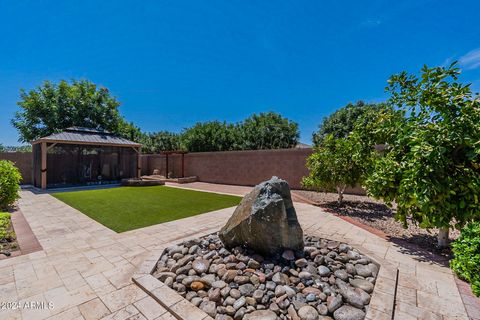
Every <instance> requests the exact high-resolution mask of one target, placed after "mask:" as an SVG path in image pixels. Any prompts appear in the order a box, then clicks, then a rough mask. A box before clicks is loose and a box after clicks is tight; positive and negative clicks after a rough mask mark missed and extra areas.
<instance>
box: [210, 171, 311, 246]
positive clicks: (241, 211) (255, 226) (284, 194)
mask: <svg viewBox="0 0 480 320" xmlns="http://www.w3.org/2000/svg"><path fill="white" fill-rule="evenodd" d="M219 237H220V239H221V240H222V242H223V243H224V245H225V246H226V247H227V248H235V247H237V246H245V247H248V248H250V249H252V250H254V251H256V252H258V253H261V254H264V255H273V254H277V253H281V252H283V251H284V250H286V249H290V250H293V251H296V252H301V251H302V250H303V246H304V245H303V231H302V227H301V226H300V224H299V223H298V219H297V214H296V212H295V208H294V207H293V202H292V197H291V194H290V187H289V186H288V183H287V182H286V181H285V180H282V179H279V178H277V177H272V178H271V179H270V180H268V181H265V182H263V183H261V184H259V185H257V186H256V187H255V188H254V189H253V190H252V191H251V192H250V193H249V194H247V195H246V196H245V197H244V198H243V200H242V202H241V203H240V205H239V206H238V207H237V209H235V212H234V213H233V215H232V216H231V217H230V219H229V220H228V222H227V224H226V225H225V226H224V227H223V228H222V229H221V230H220V232H219Z"/></svg>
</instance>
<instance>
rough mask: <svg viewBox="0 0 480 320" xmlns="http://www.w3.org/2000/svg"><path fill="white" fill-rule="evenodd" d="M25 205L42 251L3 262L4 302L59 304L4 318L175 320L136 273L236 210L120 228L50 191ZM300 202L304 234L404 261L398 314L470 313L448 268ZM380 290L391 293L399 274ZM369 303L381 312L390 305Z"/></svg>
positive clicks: (5, 313) (25, 196) (0, 298)
mask: <svg viewBox="0 0 480 320" xmlns="http://www.w3.org/2000/svg"><path fill="white" fill-rule="evenodd" d="M226 192H227V191H226ZM19 206H20V209H21V210H22V212H23V214H24V216H25V218H26V220H27V221H28V223H29V224H30V227H31V228H32V230H33V232H34V233H35V235H36V237H37V238H38V240H39V242H40V244H41V245H42V247H43V250H42V251H38V252H35V253H31V254H27V255H23V256H19V257H14V258H11V259H6V260H1V261H0V302H20V303H21V304H23V302H25V301H34V302H42V301H43V302H45V303H48V302H51V303H53V309H48V308H42V309H25V308H22V309H8V310H5V309H0V319H25V320H35V319H46V318H48V319H68V320H71V319H110V320H113V319H116V320H119V319H173V317H172V316H171V315H170V314H168V312H167V311H166V310H165V309H163V308H162V307H161V306H160V305H158V304H157V303H156V302H155V301H154V300H153V299H152V298H150V297H149V296H147V295H146V294H145V293H144V292H143V291H142V290H141V289H139V288H138V287H137V286H136V285H135V284H133V283H132V281H131V279H130V278H131V275H132V274H133V272H134V270H135V269H136V267H137V266H139V265H140V264H141V263H142V262H143V260H145V258H146V257H147V256H148V255H149V253H150V252H151V251H152V250H155V249H156V248H157V247H158V246H160V245H162V244H165V243H171V242H173V243H175V242H176V241H178V239H180V238H183V237H186V236H189V235H194V234H196V233H200V232H206V231H210V230H211V231H212V232H213V231H216V230H218V229H219V227H221V226H222V225H223V224H224V223H225V222H226V220H227V219H228V217H229V216H230V215H231V213H232V212H233V209H234V208H228V209H223V210H218V211H214V212H211V213H207V214H203V215H198V216H195V217H189V218H186V219H182V220H177V221H173V222H167V223H164V224H159V225H155V226H151V227H147V228H143V229H137V230H132V231H128V232H124V233H121V234H117V233H115V232H114V231H111V230H109V229H108V228H106V227H104V226H103V225H101V224H99V223H97V222H96V221H94V220H92V219H90V218H89V217H87V216H85V215H83V214H82V213H80V212H78V211H77V210H75V209H73V208H71V207H69V206H67V205H66V204H64V203H62V202H61V201H59V200H57V199H55V198H54V197H52V196H50V195H49V194H34V193H32V192H29V191H22V194H21V199H20V201H19ZM295 207H296V209H297V213H298V216H299V220H300V223H301V224H302V227H303V228H304V232H305V233H307V234H317V235H319V236H323V237H326V238H330V239H336V240H341V241H346V242H349V243H351V244H353V245H355V246H357V247H358V248H359V249H360V250H362V247H363V248H365V249H367V250H370V251H372V252H375V253H376V254H377V255H378V256H381V257H383V258H385V259H387V260H389V261H390V262H391V263H393V264H395V265H397V266H398V268H399V270H400V274H399V286H398V291H397V308H396V311H395V315H396V319H407V320H408V319H445V320H446V319H468V317H467V316H466V312H465V307H464V305H463V303H462V300H461V298H460V295H459V292H458V289H457V286H456V285H455V281H454V277H453V275H452V272H451V271H450V269H448V268H446V267H443V266H440V265H435V264H431V263H428V262H423V261H420V260H421V259H420V258H418V259H417V257H416V256H415V255H414V254H409V253H407V252H402V249H401V248H398V247H396V246H395V245H394V244H392V243H389V242H387V241H385V240H384V239H381V238H379V237H377V236H375V235H373V234H371V233H369V232H367V231H365V230H363V229H361V228H359V227H356V226H354V225H352V224H349V223H348V222H345V221H343V220H341V219H339V218H337V217H335V216H333V215H331V214H328V213H325V212H323V211H322V210H321V209H320V208H317V207H314V206H310V205H307V204H303V203H295ZM375 288H376V289H378V291H379V292H378V294H393V289H394V286H393V280H392V283H377V284H376V287H375ZM371 308H373V309H375V310H376V311H378V317H379V318H382V315H384V314H382V311H386V310H385V308H388V306H383V305H371Z"/></svg>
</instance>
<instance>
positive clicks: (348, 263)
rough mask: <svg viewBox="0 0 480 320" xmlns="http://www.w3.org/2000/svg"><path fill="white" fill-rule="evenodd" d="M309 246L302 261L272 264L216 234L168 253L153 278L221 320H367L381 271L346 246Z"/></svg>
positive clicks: (290, 256)
mask: <svg viewBox="0 0 480 320" xmlns="http://www.w3.org/2000/svg"><path fill="white" fill-rule="evenodd" d="M304 241H305V248H304V251H303V253H302V254H298V253H297V256H295V255H294V253H293V252H292V251H290V250H286V251H285V252H283V254H282V255H281V256H280V255H279V256H277V257H270V258H268V257H264V256H261V255H259V254H256V253H255V252H252V251H251V250H249V249H245V248H242V247H237V248H234V249H233V250H228V249H226V248H225V247H224V245H223V243H222V242H221V241H220V239H219V238H218V236H217V235H208V236H206V237H203V238H199V239H193V240H189V241H186V242H184V243H181V244H179V245H175V246H171V247H168V248H166V249H165V251H164V253H163V255H162V256H161V257H160V260H159V261H158V263H157V265H156V268H155V271H154V272H153V276H154V277H155V278H157V279H159V280H160V281H162V282H163V283H164V284H165V285H166V286H168V287H169V288H172V289H173V290H175V291H176V292H177V293H178V294H179V295H180V296H182V297H184V298H185V299H186V300H188V301H190V302H191V303H192V304H193V305H195V306H197V307H199V308H200V309H201V310H203V311H204V312H206V313H207V314H208V315H210V316H211V317H212V318H215V319H223V320H228V319H257V317H259V316H261V317H260V318H258V319H320V317H321V316H330V317H332V318H333V319H364V318H365V311H366V309H365V308H366V306H368V304H369V302H370V299H371V296H370V295H371V293H372V292H373V289H374V284H375V279H376V276H377V274H378V271H379V266H378V264H376V263H375V262H373V261H372V260H371V259H370V258H368V257H367V256H365V255H363V254H362V253H360V252H358V251H357V250H355V249H353V248H352V247H351V246H349V245H347V244H345V243H339V242H336V241H329V240H326V239H321V238H318V237H311V236H306V237H305V239H304ZM324 319H325V318H324ZM326 319H328V318H326Z"/></svg>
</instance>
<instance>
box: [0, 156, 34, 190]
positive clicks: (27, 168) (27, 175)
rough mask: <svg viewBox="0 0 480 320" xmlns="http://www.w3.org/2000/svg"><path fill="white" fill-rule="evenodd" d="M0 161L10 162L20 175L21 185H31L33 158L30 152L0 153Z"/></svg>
mask: <svg viewBox="0 0 480 320" xmlns="http://www.w3.org/2000/svg"><path fill="white" fill-rule="evenodd" d="M0 160H10V161H12V162H13V163H14V164H15V166H16V167H17V168H18V170H19V171H20V173H21V174H22V182H21V183H22V184H32V182H33V179H32V165H33V158H32V153H31V152H0Z"/></svg>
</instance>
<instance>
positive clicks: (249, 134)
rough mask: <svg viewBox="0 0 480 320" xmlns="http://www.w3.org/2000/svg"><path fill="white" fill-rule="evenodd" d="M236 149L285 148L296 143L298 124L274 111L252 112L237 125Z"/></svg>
mask: <svg viewBox="0 0 480 320" xmlns="http://www.w3.org/2000/svg"><path fill="white" fill-rule="evenodd" d="M237 130H238V131H237V144H236V148H237V149H242V150H259V149H285V148H293V147H295V146H296V145H297V143H298V139H299V137H300V133H299V131H298V124H297V123H295V122H293V121H290V120H288V119H287V118H284V117H282V116H281V115H280V114H278V113H275V112H267V113H260V114H258V115H257V114H253V115H251V116H250V117H248V118H247V119H245V120H244V121H243V122H241V123H239V124H238V125H237Z"/></svg>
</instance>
